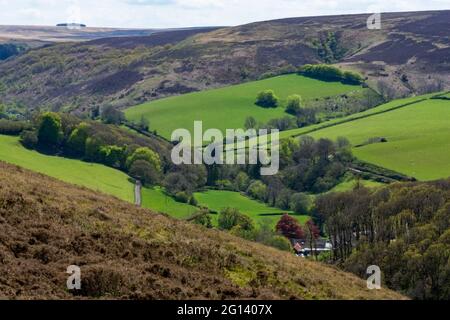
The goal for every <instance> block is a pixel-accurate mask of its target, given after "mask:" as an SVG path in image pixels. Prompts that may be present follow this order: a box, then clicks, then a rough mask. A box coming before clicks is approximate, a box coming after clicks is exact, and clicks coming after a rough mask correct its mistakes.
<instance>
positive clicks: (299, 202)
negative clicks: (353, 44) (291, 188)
mask: <svg viewBox="0 0 450 320" xmlns="http://www.w3.org/2000/svg"><path fill="white" fill-rule="evenodd" d="M308 209H309V198H308V196H307V195H306V194H304V193H295V194H293V195H292V196H291V210H292V211H294V212H295V213H299V214H305V213H307V212H308Z"/></svg>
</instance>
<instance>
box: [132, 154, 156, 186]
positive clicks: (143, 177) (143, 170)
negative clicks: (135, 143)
mask: <svg viewBox="0 0 450 320" xmlns="http://www.w3.org/2000/svg"><path fill="white" fill-rule="evenodd" d="M129 175H130V176H131V177H133V178H135V179H137V180H139V181H141V182H142V183H143V184H144V185H155V184H156V183H157V182H158V181H159V172H157V171H156V170H155V168H154V167H153V166H152V165H151V164H150V163H148V162H147V161H144V160H137V161H135V162H133V164H132V165H131V168H130V171H129Z"/></svg>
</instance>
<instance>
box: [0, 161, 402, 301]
mask: <svg viewBox="0 0 450 320" xmlns="http://www.w3.org/2000/svg"><path fill="white" fill-rule="evenodd" d="M0 261H1V263H0V298H20V299H23V298H31V299H36V298H41V299H50V298H55V299H56V298H59V299H60V298H64V299H72V298H105V297H109V298H123V299H128V298H144V299H181V298H186V299H193V298H206V299H211V298H213V299H214V298H217V299H231V298H233V299H241V298H269V299H280V298H281V299H288V298H298V299H360V298H361V299H401V298H402V296H401V295H399V294H396V293H394V292H391V291H388V290H384V289H383V290H379V291H376V290H375V291H369V290H367V289H366V286H365V282H364V281H363V280H360V279H358V278H356V277H354V276H352V275H350V274H346V273H343V272H340V271H337V270H335V269H333V268H330V267H327V266H323V265H321V264H317V263H313V262H309V261H305V260H302V259H299V258H297V257H295V256H293V255H291V254H288V253H283V252H280V251H276V250H274V249H270V248H267V247H264V246H261V245H258V244H254V243H249V242H246V241H243V240H241V239H238V238H234V237H232V236H230V235H227V234H225V233H222V232H219V231H213V230H206V229H202V228H201V227H199V226H196V225H191V224H188V223H184V222H179V221H175V220H172V219H170V218H167V217H165V216H161V215H156V214H153V213H152V212H150V211H147V210H144V209H139V208H136V207H134V206H131V205H129V204H127V203H125V202H121V201H119V200H116V199H114V198H110V197H108V196H104V195H101V194H92V193H91V192H89V191H87V190H84V189H80V188H77V187H74V186H71V185H67V184H64V183H62V182H58V181H56V180H53V179H51V178H47V177H45V176H42V175H38V174H35V173H31V172H29V171H26V170H24V169H20V168H17V167H13V166H10V165H6V164H4V163H0ZM69 265H78V266H80V267H81V276H82V290H81V291H80V292H78V293H77V295H73V294H72V293H70V292H69V291H67V289H66V280H67V276H68V275H67V274H65V271H66V269H67V267H68V266H69Z"/></svg>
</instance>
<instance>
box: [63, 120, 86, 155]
mask: <svg viewBox="0 0 450 320" xmlns="http://www.w3.org/2000/svg"><path fill="white" fill-rule="evenodd" d="M88 128H89V125H88V124H87V123H85V122H82V123H80V124H79V125H78V126H77V128H76V129H75V130H73V131H72V133H71V134H70V136H69V140H68V141H67V145H66V148H67V149H68V150H67V151H68V152H69V153H70V154H72V155H76V156H84V153H85V151H86V140H87V138H88V137H89V132H88Z"/></svg>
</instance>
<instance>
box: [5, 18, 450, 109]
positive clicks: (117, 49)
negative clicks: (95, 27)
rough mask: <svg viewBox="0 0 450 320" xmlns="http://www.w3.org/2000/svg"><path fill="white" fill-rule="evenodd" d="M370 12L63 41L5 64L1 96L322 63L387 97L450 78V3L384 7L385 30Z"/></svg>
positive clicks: (221, 80)
mask: <svg viewBox="0 0 450 320" xmlns="http://www.w3.org/2000/svg"><path fill="white" fill-rule="evenodd" d="M368 16H369V15H346V16H328V17H308V18H292V19H284V20H276V21H267V22H259V23H253V24H249V25H244V26H238V27H232V28H222V29H218V30H215V31H212V32H207V33H202V34H198V35H195V36H192V37H189V38H187V39H184V38H183V39H179V38H176V37H175V38H174V39H173V41H171V34H167V37H165V36H164V37H163V39H155V38H152V37H154V36H149V37H139V38H136V39H134V40H130V38H114V39H109V40H96V41H93V42H88V43H83V44H79V43H77V44H59V45H54V46H50V47H46V48H42V49H39V50H32V51H30V52H28V53H27V54H23V55H21V56H19V57H18V58H16V59H12V60H9V61H7V62H4V63H2V64H0V94H1V95H2V101H3V102H7V103H9V104H15V105H19V107H20V106H21V105H22V104H23V105H24V106H25V107H36V106H41V107H53V108H55V109H63V108H64V110H73V109H78V110H80V109H83V108H91V107H92V106H94V105H104V104H107V103H111V102H113V103H114V104H116V105H117V106H119V107H126V106H132V105H135V104H139V103H143V102H146V101H150V100H154V99H157V98H161V97H166V96H171V95H175V94H181V93H188V92H192V91H198V90H203V89H205V88H215V87H220V86H224V85H228V84H237V83H242V82H245V81H248V80H255V79H259V78H260V77H261V76H263V75H267V74H280V73H283V72H289V71H293V70H295V68H297V67H298V66H301V65H303V64H305V63H317V62H327V63H343V64H345V65H346V66H347V67H349V68H352V69H358V70H360V71H362V72H363V73H364V74H365V75H366V76H367V77H368V78H369V79H370V82H372V84H374V85H375V86H378V87H379V88H380V90H381V91H383V92H384V94H385V95H387V96H392V95H394V94H408V93H411V92H424V91H429V90H435V91H437V90H436V89H437V88H438V89H441V88H442V87H445V86H447V87H448V86H449V85H450V83H449V81H450V80H449V79H450V77H449V74H450V62H449V60H448V59H449V57H450V54H449V50H450V41H449V35H448V33H446V32H445V31H443V30H448V29H449V28H450V19H449V17H450V11H436V12H412V13H387V14H383V15H382V19H383V20H382V21H383V27H382V29H381V30H368V29H367V26H366V20H367V18H368ZM172 35H173V34H172ZM379 79H382V80H383V81H382V82H381V83H378V80H379ZM393 89H395V90H393Z"/></svg>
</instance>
